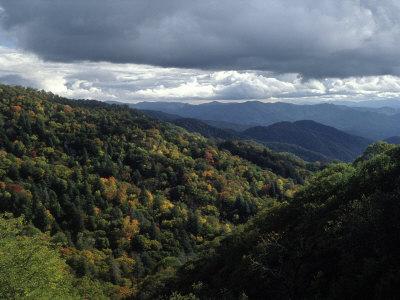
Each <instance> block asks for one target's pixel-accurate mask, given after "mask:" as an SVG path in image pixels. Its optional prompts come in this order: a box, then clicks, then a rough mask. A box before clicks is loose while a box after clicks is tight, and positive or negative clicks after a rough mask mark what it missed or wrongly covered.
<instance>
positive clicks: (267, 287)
mask: <svg viewBox="0 0 400 300" xmlns="http://www.w3.org/2000/svg"><path fill="white" fill-rule="evenodd" d="M399 186H400V147H396V148H395V147H394V146H393V145H388V144H386V143H378V144H375V145H372V146H370V147H368V148H367V149H366V151H365V153H364V155H362V156H361V157H359V158H358V159H357V160H356V161H355V162H354V163H352V164H336V165H332V166H331V167H329V168H327V169H325V170H324V171H322V172H321V173H319V174H318V176H317V177H316V178H314V179H313V180H312V182H311V183H310V184H309V185H307V186H306V187H305V188H303V189H301V190H300V191H299V192H298V193H296V195H295V197H294V199H293V200H292V201H290V202H288V203H281V204H279V205H277V206H275V207H272V208H268V209H265V210H264V211H262V212H261V213H259V214H258V215H257V216H256V217H254V218H253V219H252V220H251V221H250V222H248V223H247V224H246V225H245V226H240V227H238V228H236V229H235V230H234V231H233V232H232V233H231V234H230V235H229V236H228V237H227V238H225V239H223V240H221V241H220V242H219V243H218V244H217V245H215V246H213V247H211V248H210V249H208V250H207V251H206V252H205V253H204V254H203V255H202V256H201V257H200V258H199V259H198V260H197V261H196V262H189V263H187V264H186V265H185V266H184V267H182V268H181V269H180V271H179V273H178V275H177V276H176V277H174V278H172V279H171V281H170V282H169V283H168V285H166V289H165V290H164V292H163V293H164V294H167V295H168V294H171V291H174V295H176V294H179V295H187V297H189V298H190V297H192V298H200V299H247V298H248V299H396V298H397V297H398V295H399V293H400V290H399V287H400V260H399V256H398V245H399V243H400V235H399V228H400V220H399V217H398V216H399V215H400V189H399ZM161 294H162V293H161Z"/></svg>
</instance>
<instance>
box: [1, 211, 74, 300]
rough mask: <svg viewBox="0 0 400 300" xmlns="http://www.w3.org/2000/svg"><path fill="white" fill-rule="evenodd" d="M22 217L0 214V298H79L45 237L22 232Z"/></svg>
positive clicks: (60, 260) (63, 264)
mask: <svg viewBox="0 0 400 300" xmlns="http://www.w3.org/2000/svg"><path fill="white" fill-rule="evenodd" d="M23 232H24V224H23V218H22V217H19V218H12V215H10V214H5V215H2V216H0V294H1V295H2V298H3V299H22V298H23V299H79V298H80V297H79V296H78V295H77V294H76V293H75V292H74V291H73V289H72V277H71V275H70V274H69V273H68V271H67V268H68V267H67V265H66V263H65V262H64V261H63V260H62V259H61V258H60V256H59V253H58V251H57V249H54V248H53V247H52V246H51V244H50V243H49V241H47V239H46V236H44V235H43V234H41V233H40V232H39V231H38V232H35V233H32V232H31V235H24V234H23Z"/></svg>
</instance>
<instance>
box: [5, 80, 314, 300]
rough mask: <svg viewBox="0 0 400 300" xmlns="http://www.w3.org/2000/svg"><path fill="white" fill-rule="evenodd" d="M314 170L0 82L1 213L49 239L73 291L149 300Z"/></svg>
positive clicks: (113, 109) (134, 115)
mask: <svg viewBox="0 0 400 300" xmlns="http://www.w3.org/2000/svg"><path fill="white" fill-rule="evenodd" d="M320 168H321V166H320V165H317V164H308V163H305V162H303V161H301V160H300V159H298V158H296V157H293V156H288V155H282V154H277V153H274V152H271V151H270V150H267V149H265V148H262V147H259V146H254V145H250V144H246V143H242V142H227V143H222V144H217V143H215V142H214V141H212V140H207V139H205V138H203V137H201V136H199V135H195V134H189V133H188V132H187V131H185V130H183V129H180V128H179V127H176V126H174V125H171V124H168V123H164V122H161V121H156V120H153V119H150V118H148V117H146V116H144V115H143V114H141V113H139V112H137V111H135V110H132V109H129V108H128V107H126V106H118V105H108V104H104V103H101V102H98V101H84V100H68V99H65V98H61V97H58V96H56V95H54V94H52V93H47V92H44V91H37V90H34V89H31V88H23V87H13V86H6V85H0V210H1V211H2V212H11V213H13V214H14V216H15V217H19V216H23V217H24V220H25V221H26V223H27V224H32V225H34V226H35V227H36V228H38V229H40V230H41V231H42V232H46V234H47V236H48V239H49V240H50V243H51V244H52V245H57V246H58V247H59V253H61V256H62V259H64V260H65V261H66V262H67V264H68V266H69V268H70V269H68V270H70V272H71V273H72V275H73V276H74V277H76V278H78V281H79V280H80V283H76V282H75V283H74V284H75V286H82V285H83V286H84V284H86V285H91V286H99V289H100V291H99V292H101V294H102V296H101V297H103V296H104V297H109V298H110V297H111V298H113V299H120V298H132V297H136V298H138V299H146V298H149V297H151V295H150V294H149V291H151V290H152V289H153V288H154V287H157V286H162V285H163V282H164V281H165V280H166V279H167V278H169V277H171V276H172V275H173V274H174V273H175V270H176V269H177V268H179V266H181V265H182V264H184V263H185V262H186V261H188V260H191V259H193V258H196V257H197V256H198V255H199V253H200V252H199V251H203V250H204V249H207V248H208V247H209V245H211V244H212V243H215V238H219V237H222V236H224V235H227V234H229V233H230V232H231V231H232V230H234V228H235V227H237V226H238V225H240V224H244V223H245V222H246V221H247V220H248V219H249V218H250V217H251V216H254V215H255V214H256V213H257V212H258V211H260V210H262V209H263V208H266V207H273V206H276V205H277V204H278V203H281V202H285V201H290V199H292V197H293V195H294V193H295V192H296V191H297V190H298V189H299V187H301V186H302V185H303V184H304V183H306V182H307V181H308V180H309V179H310V177H311V176H312V174H313V172H314V171H315V170H318V169H320ZM44 247H47V246H46V245H44ZM100 287H101V288H100ZM78 290H80V295H81V296H82V297H86V296H85V294H84V292H83V290H85V289H83V288H80V289H78ZM96 297H100V296H99V295H98V296H96Z"/></svg>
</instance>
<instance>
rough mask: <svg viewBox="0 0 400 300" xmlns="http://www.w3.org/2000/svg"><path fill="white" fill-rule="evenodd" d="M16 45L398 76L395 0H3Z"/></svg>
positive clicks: (313, 73) (307, 73) (147, 60)
mask: <svg viewBox="0 0 400 300" xmlns="http://www.w3.org/2000/svg"><path fill="white" fill-rule="evenodd" d="M0 6H1V7H2V8H3V12H2V14H1V19H0V20H1V24H2V27H3V29H4V30H6V31H8V32H10V33H12V35H13V36H15V37H16V38H17V41H18V47H20V48H22V49H24V50H28V51H32V52H34V53H36V54H38V55H39V56H40V57H42V58H44V59H46V60H50V61H59V62H71V61H82V60H88V61H108V62H114V63H137V64H149V65H156V66H162V67H180V68H199V69H209V70H270V71H273V72H276V73H299V74H301V75H302V76H304V77H305V78H312V77H315V78H323V77H347V76H363V75H383V74H392V75H400V61H399V58H400V57H399V54H398V49H400V18H399V17H398V16H399V15H400V6H399V4H398V2H396V1H394V0H393V1H391V0H382V1H375V0H347V1H334V0H320V1H313V0H302V1H298V0H280V1H275V0H248V1H242V0H219V1H215V0H202V1H192V0H169V1H165V0H152V1H146V0H114V1H110V0H85V1H82V0H70V1H61V0H35V1H32V0H13V1H9V0H0Z"/></svg>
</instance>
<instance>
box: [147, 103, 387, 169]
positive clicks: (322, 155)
mask: <svg viewBox="0 0 400 300" xmlns="http://www.w3.org/2000/svg"><path fill="white" fill-rule="evenodd" d="M142 112H144V113H145V114H147V115H149V116H152V117H154V118H157V119H160V120H164V121H168V122H171V123H173V124H175V125H178V126H180V127H183V128H185V129H186V130H188V131H190V132H197V133H200V134H201V135H203V136H204V137H207V138H216V139H228V140H255V141H257V142H259V143H261V144H263V145H265V146H267V147H268V148H270V149H272V150H274V151H278V152H290V153H293V154H295V155H297V156H299V157H300V158H302V159H304V160H306V161H330V160H335V159H337V160H342V161H346V162H347V161H351V160H353V159H355V158H356V157H357V156H359V155H360V154H362V152H363V150H364V149H365V147H367V146H368V145H370V144H371V143H372V142H373V141H372V140H369V139H365V138H363V137H359V136H355V135H351V134H348V133H345V132H343V131H340V130H337V129H335V128H333V127H330V126H326V125H322V124H320V123H317V122H314V121H309V120H308V121H307V120H303V121H296V122H294V123H290V122H286V121H284V122H278V123H275V124H272V125H269V126H254V127H249V128H247V129H245V130H242V131H241V132H238V131H235V130H232V129H224V128H218V127H216V126H218V125H222V126H224V125H225V124H228V125H229V126H230V127H233V126H231V125H232V124H231V123H221V122H218V121H214V122H212V123H213V124H215V125H216V126H212V125H210V122H209V121H201V120H198V119H193V118H180V117H179V116H178V115H172V114H168V113H163V112H160V111H151V110H142ZM388 142H390V141H388Z"/></svg>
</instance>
